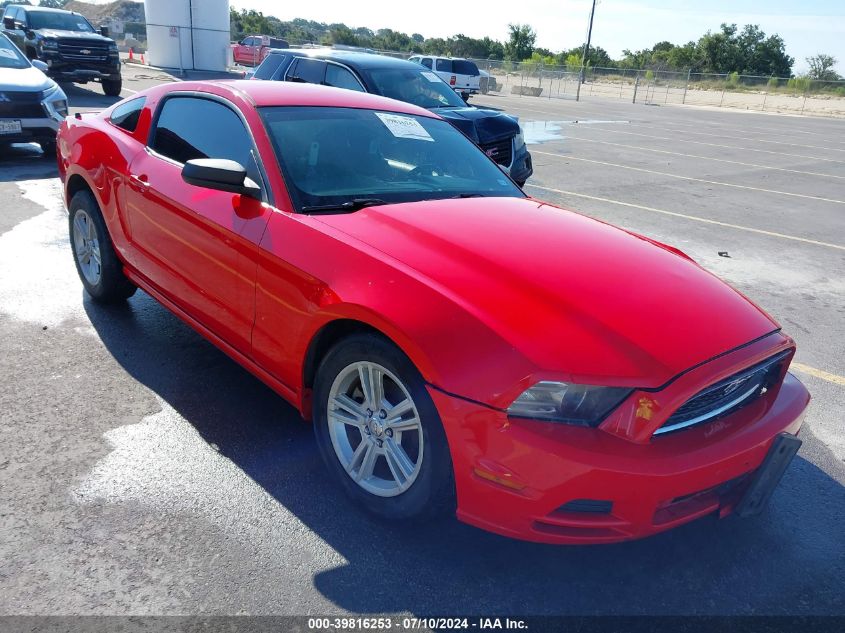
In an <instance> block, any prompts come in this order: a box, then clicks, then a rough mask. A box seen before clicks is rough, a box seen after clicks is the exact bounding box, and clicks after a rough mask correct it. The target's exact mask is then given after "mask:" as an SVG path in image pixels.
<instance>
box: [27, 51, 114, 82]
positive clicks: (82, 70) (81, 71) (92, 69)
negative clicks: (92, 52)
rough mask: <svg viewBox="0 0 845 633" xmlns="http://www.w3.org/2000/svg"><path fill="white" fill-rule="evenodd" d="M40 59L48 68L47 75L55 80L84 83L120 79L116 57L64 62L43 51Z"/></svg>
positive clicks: (56, 54) (50, 52)
mask: <svg viewBox="0 0 845 633" xmlns="http://www.w3.org/2000/svg"><path fill="white" fill-rule="evenodd" d="M41 59H42V60H43V61H44V62H46V64H47V66H48V68H47V75H49V76H50V77H52V78H53V79H56V80H61V81H72V82H74V83H86V82H88V81H102V80H103V79H119V78H120V58H119V57H118V56H117V55H114V56H112V57H110V58H109V59H108V60H107V61H102V62H100V61H98V62H82V61H74V60H66V59H64V58H62V57H61V56H60V55H59V54H58V53H56V52H53V51H47V50H45V51H43V52H42V53H41Z"/></svg>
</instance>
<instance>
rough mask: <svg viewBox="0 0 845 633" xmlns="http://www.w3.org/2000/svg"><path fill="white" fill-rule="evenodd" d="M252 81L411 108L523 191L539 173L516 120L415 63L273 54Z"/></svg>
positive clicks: (330, 53) (331, 53) (318, 52)
mask: <svg viewBox="0 0 845 633" xmlns="http://www.w3.org/2000/svg"><path fill="white" fill-rule="evenodd" d="M252 78H253V79H259V80H262V79H263V80H276V81H298V82H304V83H313V84H322V85H325V86H335V87H337V88H347V89H349V90H358V91H360V92H371V93H374V94H378V95H382V96H384V97H390V98H391V99H397V100H399V101H405V102H406V103H412V104H414V105H417V106H420V107H423V108H426V109H428V110H432V111H433V112H436V113H437V114H438V115H439V116H441V117H443V118H444V119H446V120H447V121H449V123H451V124H452V125H454V126H455V127H456V128H458V129H459V130H460V131H461V132H463V133H464V134H465V135H466V136H468V137H469V138H470V139H472V141H473V142H475V143H476V144H477V145H478V146H479V147H481V149H482V150H484V152H485V153H486V154H487V155H488V156H489V157H490V158H492V159H493V160H494V161H496V162H497V163H498V164H499V165H501V166H502V167H504V168H505V169H506V170H507V171H508V173H509V174H510V176H511V178H513V179H514V180H515V181H516V182H517V183H518V184H519V185H520V186H521V185H523V184H525V181H526V180H528V177H529V176H531V174H532V173H533V171H534V170H533V168H532V165H531V154H529V153H528V149H527V148H526V147H525V139H524V138H523V135H522V129H521V128H520V127H519V123H518V122H517V120H516V118H514V117H512V116H510V115H507V114H505V113H503V112H499V111H498V110H490V109H485V108H476V107H473V106H469V105H467V104H466V103H464V100H463V99H461V97H459V96H458V94H457V93H455V91H454V90H452V88H451V87H450V86H449V84H447V83H446V82H444V81H443V80H442V79H440V77H438V76H437V75H435V74H434V73H433V72H431V71H430V70H428V69H427V68H425V67H423V66H420V65H419V64H414V63H413V62H409V61H405V60H402V59H395V58H393V57H387V56H384V55H375V54H371V53H359V52H350V51H340V50H335V49H273V50H271V51H270V53H269V54H268V55H267V57H266V58H265V59H264V61H263V62H262V63H261V65H260V66H259V67H258V69H257V70H256V71H255V74H254V75H253V77H252Z"/></svg>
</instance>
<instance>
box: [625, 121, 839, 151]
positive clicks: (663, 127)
mask: <svg viewBox="0 0 845 633" xmlns="http://www.w3.org/2000/svg"><path fill="white" fill-rule="evenodd" d="M674 124H675V122H674V121H667V122H666V123H663V122H661V123H660V125H655V124H649V123H631V126H632V127H644V128H657V129H659V130H664V131H666V132H673V131H674V132H682V133H683V134H695V135H696V136H712V137H716V138H729V139H733V140H738V141H753V142H754V143H773V144H775V145H789V146H792V147H803V148H805V149H821V150H825V151H827V152H845V149H843V148H841V147H824V146H822V145H804V144H803V143H789V142H787V141H773V140H771V139H765V138H754V137H751V136H736V135H734V134H726V133H721V134H720V133H713V132H700V131H696V130H675V129H673V128H671V127H668V126H669V125H674Z"/></svg>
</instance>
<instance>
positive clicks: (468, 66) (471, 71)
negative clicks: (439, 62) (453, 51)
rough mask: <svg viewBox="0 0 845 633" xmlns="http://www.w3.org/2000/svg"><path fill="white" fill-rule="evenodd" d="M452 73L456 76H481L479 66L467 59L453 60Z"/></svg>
mask: <svg viewBox="0 0 845 633" xmlns="http://www.w3.org/2000/svg"><path fill="white" fill-rule="evenodd" d="M452 72H453V73H455V74H456V75H472V76H477V75H478V74H479V72H478V66H476V65H475V63H474V62H471V61H469V60H466V59H453V60H452Z"/></svg>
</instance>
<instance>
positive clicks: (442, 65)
mask: <svg viewBox="0 0 845 633" xmlns="http://www.w3.org/2000/svg"><path fill="white" fill-rule="evenodd" d="M436 69H437V70H439V71H440V72H441V73H450V72H452V60H451V59H438V60H437V66H436Z"/></svg>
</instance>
